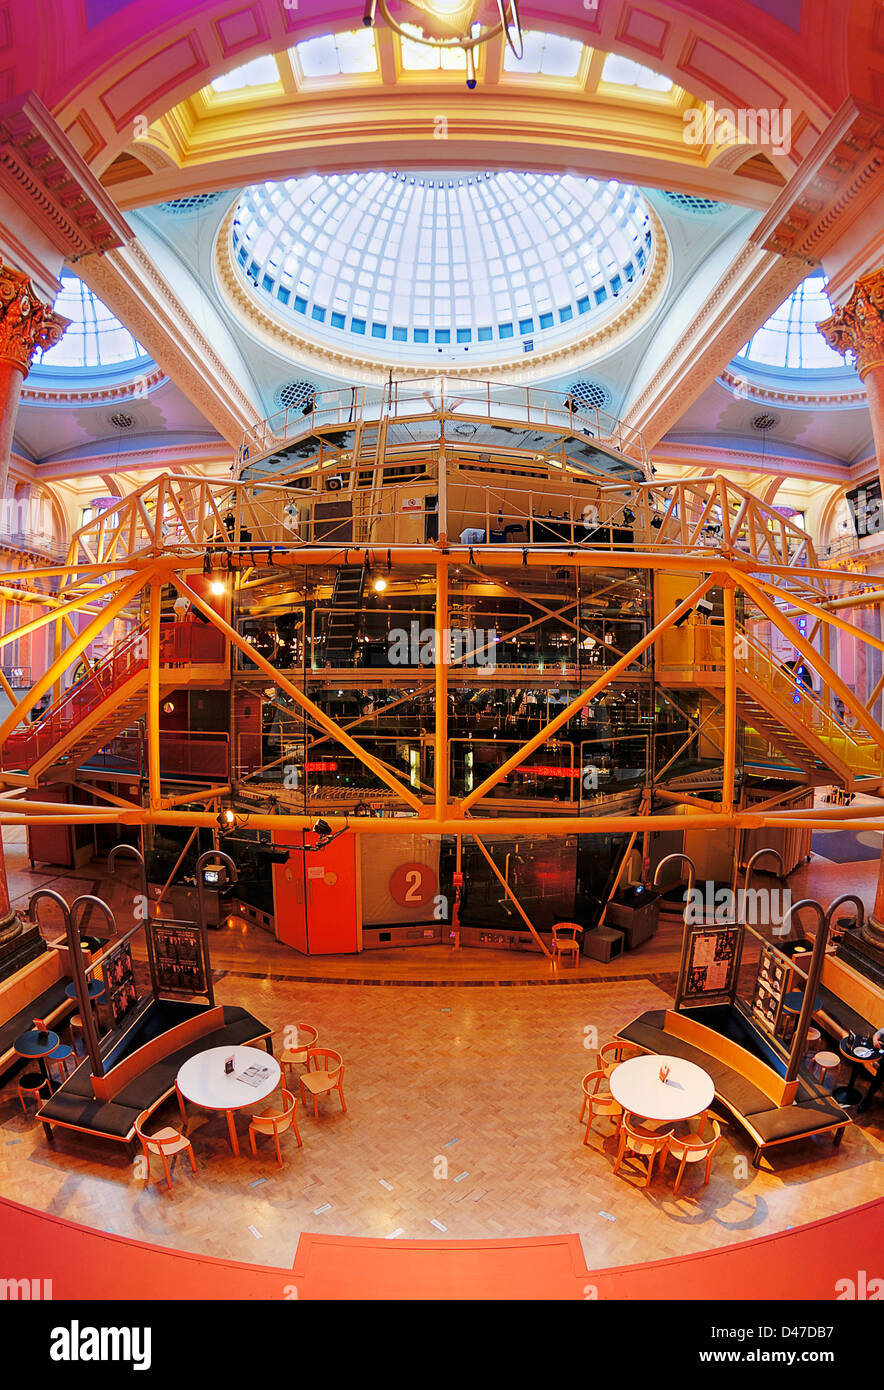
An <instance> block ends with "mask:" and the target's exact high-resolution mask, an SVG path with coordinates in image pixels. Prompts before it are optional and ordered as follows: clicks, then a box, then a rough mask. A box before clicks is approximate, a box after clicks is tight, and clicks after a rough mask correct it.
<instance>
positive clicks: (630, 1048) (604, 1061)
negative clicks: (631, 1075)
mask: <svg viewBox="0 0 884 1390" xmlns="http://www.w3.org/2000/svg"><path fill="white" fill-rule="evenodd" d="M644 1051H645V1050H644V1048H643V1047H637V1046H636V1044H635V1043H628V1042H618V1041H617V1039H616V1038H614V1039H613V1040H612V1041H611V1042H606V1043H605V1044H604V1046H603V1047H600V1048H599V1055H598V1064H599V1066H600V1067H603V1068H604V1071H605V1075H606V1076H610V1075H611V1072H612V1071H613V1070H614V1068H615V1067H617V1066H619V1065H620V1063H621V1062H628V1061H629V1060H630V1059H631V1058H632V1057H643V1056H644Z"/></svg>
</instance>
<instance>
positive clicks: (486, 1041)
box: [0, 974, 884, 1266]
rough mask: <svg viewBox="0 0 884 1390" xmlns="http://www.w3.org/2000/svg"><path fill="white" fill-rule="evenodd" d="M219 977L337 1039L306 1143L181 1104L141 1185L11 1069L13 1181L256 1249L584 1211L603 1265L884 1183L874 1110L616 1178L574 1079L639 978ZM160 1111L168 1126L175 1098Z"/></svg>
mask: <svg viewBox="0 0 884 1390" xmlns="http://www.w3.org/2000/svg"><path fill="white" fill-rule="evenodd" d="M219 995H220V1000H221V1001H222V1002H224V1001H229V1002H234V1001H235V1002H238V1003H240V1004H243V1005H245V1006H246V1007H248V1008H249V1009H251V1010H252V1011H253V1012H254V1013H255V1014H256V1015H257V1016H258V1017H260V1018H263V1019H265V1020H266V1021H267V1022H268V1023H270V1024H271V1025H272V1026H273V1027H274V1030H275V1032H276V1034H277V1038H279V1037H281V1034H282V1030H283V1028H284V1026H285V1025H286V1024H287V1023H290V1022H296V1021H303V1022H312V1023H314V1024H316V1026H317V1027H318V1028H319V1030H320V1041H321V1042H322V1043H325V1044H328V1045H329V1046H332V1047H335V1048H338V1049H339V1050H340V1051H341V1053H342V1054H343V1056H344V1059H345V1063H346V1074H345V1083H344V1091H345V1095H346V1098H347V1104H348V1111H347V1113H346V1114H344V1113H342V1112H341V1110H340V1106H339V1104H338V1100H337V1097H336V1096H332V1097H329V1098H326V1099H325V1100H324V1101H322V1102H321V1114H320V1119H319V1122H318V1123H317V1122H316V1121H314V1119H313V1117H312V1113H310V1112H309V1111H307V1112H302V1113H300V1114H299V1122H300V1128H301V1134H302V1137H303V1140H304V1147H303V1148H302V1149H300V1150H299V1149H298V1148H297V1146H296V1144H295V1142H294V1139H293V1137H292V1136H291V1135H285V1136H283V1139H282V1144H283V1153H284V1165H283V1167H282V1168H281V1169H280V1168H278V1167H277V1165H276V1161H275V1157H274V1155H273V1149H272V1143H271V1141H269V1140H267V1139H259V1140H258V1143H259V1156H258V1158H257V1159H253V1158H252V1157H251V1154H250V1153H249V1150H248V1140H247V1130H248V1125H247V1118H246V1116H245V1115H241V1116H240V1119H239V1121H238V1129H239V1133H240V1140H241V1144H242V1156H241V1157H240V1158H239V1159H236V1158H234V1157H233V1156H232V1154H231V1152H230V1149H229V1147H228V1143H227V1134H226V1125H225V1122H224V1119H223V1116H218V1115H211V1114H207V1113H205V1112H201V1111H198V1110H191V1113H190V1118H189V1122H188V1132H189V1133H190V1135H191V1138H192V1140H193V1144H194V1149H195V1152H196V1156H197V1162H198V1164H199V1171H198V1173H197V1174H196V1175H195V1176H194V1175H192V1174H191V1173H190V1170H189V1168H188V1166H187V1164H186V1163H181V1162H179V1163H178V1164H177V1165H176V1168H175V1182H174V1186H173V1188H172V1191H171V1192H168V1191H167V1190H166V1188H165V1185H164V1184H157V1183H156V1182H152V1183H151V1184H150V1186H146V1185H145V1184H144V1182H143V1181H142V1180H140V1179H139V1178H138V1177H137V1176H136V1173H135V1171H133V1168H132V1165H131V1164H129V1163H128V1161H127V1159H126V1157H125V1155H124V1154H123V1153H122V1152H117V1150H116V1149H112V1148H111V1147H110V1146H109V1145H104V1146H99V1145H97V1144H94V1143H91V1142H89V1141H85V1140H83V1139H82V1138H81V1137H80V1136H74V1135H64V1134H62V1133H60V1132H59V1135H58V1139H57V1141H56V1144H55V1146H54V1147H51V1146H49V1145H48V1144H47V1143H46V1142H45V1140H44V1138H43V1133H42V1130H41V1128H40V1127H39V1125H37V1124H35V1123H34V1122H33V1120H32V1119H31V1118H30V1117H29V1118H26V1117H25V1116H24V1115H23V1114H22V1112H21V1109H20V1107H19V1106H18V1101H17V1099H16V1096H15V1089H14V1083H12V1084H11V1083H10V1080H9V1079H7V1080H6V1082H5V1084H4V1086H3V1088H2V1090H0V1187H2V1191H3V1193H4V1195H6V1196H8V1197H11V1198H13V1199H14V1200H16V1201H21V1202H26V1203H28V1204H29V1205H32V1206H36V1207H41V1208H43V1209H45V1210H47V1211H50V1212H53V1213H56V1214H58V1215H61V1216H65V1217H68V1218H70V1219H72V1220H76V1221H81V1222H85V1223H86V1224H89V1225H93V1226H97V1227H99V1228H100V1229H103V1230H110V1231H113V1232H115V1233H118V1234H121V1235H128V1236H134V1237H137V1238H139V1239H142V1240H148V1241H155V1242H158V1243H161V1244H164V1245H170V1246H174V1247H177V1248H180V1249H187V1250H194V1251H199V1252H202V1253H206V1254H212V1255H219V1256H226V1257H228V1258H233V1259H237V1260H246V1261H255V1262H258V1263H271V1264H281V1265H287V1264H290V1263H291V1261H292V1259H293V1257H294V1253H295V1248H296V1246H297V1242H298V1236H299V1234H300V1232H301V1231H302V1230H307V1231H320V1232H327V1233H331V1234H341V1235H371V1236H393V1235H394V1233H396V1234H398V1235H401V1236H404V1237H407V1238H414V1239H417V1238H433V1237H434V1235H438V1236H439V1237H448V1238H477V1237H493V1236H498V1235H504V1236H527V1235H541V1234H548V1233H551V1232H562V1231H577V1232H578V1233H579V1234H580V1236H581V1238H582V1240H583V1243H584V1247H585V1250H586V1257H587V1260H588V1262H589V1264H590V1265H591V1266H592V1265H595V1266H601V1265H606V1264H622V1263H631V1262H633V1261H639V1260H646V1259H651V1258H657V1257H662V1256H666V1255H674V1254H679V1253H684V1252H686V1251H693V1250H700V1249H704V1248H708V1247H710V1246H714V1245H720V1244H726V1243H729V1242H731V1241H734V1240H740V1239H746V1238H749V1237H752V1236H758V1235H763V1234H766V1233H768V1232H772V1231H776V1230H781V1229H783V1228H784V1227H786V1226H791V1225H797V1224H799V1223H800V1222H803V1221H808V1220H812V1219H814V1218H816V1217H821V1216H825V1215H828V1214H830V1213H831V1212H834V1211H838V1210H840V1209H842V1208H843V1207H845V1206H852V1205H855V1204H857V1203H860V1202H863V1201H867V1200H869V1199H870V1198H871V1197H874V1196H879V1195H881V1194H882V1193H884V1171H882V1164H881V1162H880V1159H881V1154H882V1151H884V1135H882V1132H881V1130H880V1128H875V1127H874V1126H869V1127H867V1128H866V1129H864V1130H862V1129H859V1128H854V1129H852V1130H850V1131H849V1132H848V1134H847V1137H846V1138H845V1140H844V1143H843V1145H842V1147H841V1149H840V1151H838V1152H833V1151H832V1149H831V1144H830V1141H828V1140H821V1141H819V1148H818V1150H817V1148H816V1146H815V1145H814V1144H813V1143H812V1142H811V1143H808V1144H805V1145H802V1146H797V1147H794V1148H791V1149H788V1150H781V1151H780V1155H779V1156H777V1157H776V1158H775V1160H774V1167H775V1172H773V1173H765V1172H757V1171H755V1170H754V1169H752V1168H751V1167H750V1166H749V1162H748V1160H749V1158H750V1156H751V1148H750V1146H749V1144H748V1142H747V1140H746V1139H745V1138H744V1137H743V1136H742V1135H741V1133H740V1132H739V1131H738V1130H735V1129H733V1128H731V1127H730V1126H726V1127H725V1135H726V1140H725V1143H724V1145H723V1146H722V1148H721V1149H720V1150H719V1152H718V1154H717V1156H716V1159H715V1163H714V1168H713V1176H712V1181H711V1182H710V1184H709V1186H708V1188H705V1189H704V1188H701V1187H699V1186H698V1185H697V1182H698V1179H697V1176H696V1175H694V1174H689V1175H688V1176H687V1177H686V1178H685V1181H684V1184H683V1187H682V1190H681V1192H680V1193H679V1196H678V1198H675V1197H673V1194H672V1181H671V1178H672V1173H670V1174H669V1175H668V1176H666V1177H663V1178H660V1179H655V1180H654V1183H653V1185H652V1187H651V1189H650V1191H649V1192H648V1191H646V1190H645V1189H644V1188H642V1187H641V1186H640V1180H639V1179H638V1178H637V1177H636V1176H634V1175H631V1174H628V1173H627V1175H626V1176H619V1177H614V1176H613V1174H612V1171H611V1170H612V1163H613V1141H612V1140H611V1139H610V1138H605V1135H604V1133H603V1131H602V1130H601V1129H600V1130H599V1131H598V1132H597V1133H596V1132H593V1135H592V1138H591V1145H590V1147H584V1146H583V1144H582V1138H583V1127H582V1126H581V1125H580V1124H579V1123H578V1113H579V1110H580V1100H581V1096H580V1079H581V1077H582V1075H583V1074H584V1073H585V1072H586V1071H589V1070H590V1069H591V1067H592V1064H593V1062H594V1057H595V1053H594V1052H593V1051H591V1050H588V1049H587V1048H586V1047H585V1046H584V1041H585V1039H587V1037H589V1038H590V1039H591V1037H592V1035H591V1034H588V1033H587V1031H586V1030H587V1029H597V1030H598V1036H599V1038H600V1039H601V1040H602V1041H604V1040H605V1039H606V1038H607V1037H608V1036H609V1035H610V1034H611V1033H613V1032H614V1031H615V1030H616V1028H617V1027H618V1026H620V1025H622V1024H623V1023H625V1022H626V1021H627V1020H628V1019H629V1018H630V1017H632V1016H633V1015H634V1014H635V1013H636V1012H638V1011H640V1010H642V1009H646V1008H650V1007H659V1006H661V1005H663V1004H665V1003H666V1002H667V996H666V995H665V994H663V992H662V991H661V990H660V989H659V988H658V987H657V986H655V985H653V984H650V983H647V982H642V981H639V980H636V981H630V982H626V981H619V982H613V983H608V982H591V983H587V984H579V985H570V986H568V987H567V988H555V987H553V988H549V989H536V988H530V987H519V986H514V987H512V988H509V989H475V988H469V987H456V986H455V987H449V988H432V987H430V988H425V989H378V988H376V987H372V986H363V985H346V984H340V985H338V984H317V983H314V982H311V983H309V984H306V985H305V984H300V985H292V984H289V983H285V982H280V981H264V982H262V981H256V980H252V979H240V978H236V977H235V976H234V975H233V974H230V975H228V976H227V977H226V978H225V979H224V981H223V982H222V984H221V987H220V991H219ZM277 1050H278V1049H277ZM879 1113H880V1112H879ZM158 1121H160V1122H169V1123H172V1124H176V1123H177V1110H176V1108H175V1106H174V1105H169V1106H168V1107H167V1108H166V1109H165V1110H164V1111H162V1112H160V1115H159V1116H158ZM600 1123H601V1122H600ZM672 1172H674V1169H673V1170H672ZM256 1232H257V1234H256Z"/></svg>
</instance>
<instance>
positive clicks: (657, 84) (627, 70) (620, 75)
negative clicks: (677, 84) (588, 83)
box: [602, 53, 673, 92]
mask: <svg viewBox="0 0 884 1390" xmlns="http://www.w3.org/2000/svg"><path fill="white" fill-rule="evenodd" d="M602 81H603V82H614V83H616V84H617V86H618V87H637V88H638V89H639V90H640V91H642V92H671V91H672V87H673V82H672V79H671V78H669V77H664V76H663V74H662V73H660V72H654V70H653V68H646V67H642V65H641V63H634V62H633V61H632V59H631V58H622V57H621V56H620V54H619V53H609V54H608V56H607V58H606V59H605V65H604V67H603V68H602Z"/></svg>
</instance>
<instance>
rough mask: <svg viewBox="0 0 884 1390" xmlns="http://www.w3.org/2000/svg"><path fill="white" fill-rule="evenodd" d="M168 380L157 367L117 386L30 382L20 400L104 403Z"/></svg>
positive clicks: (132, 397)
mask: <svg viewBox="0 0 884 1390" xmlns="http://www.w3.org/2000/svg"><path fill="white" fill-rule="evenodd" d="M167 380H168V377H167V376H166V373H165V372H164V371H162V370H161V368H159V367H155V368H154V369H153V370H152V371H149V372H142V373H140V374H139V375H136V376H135V377H131V378H130V379H129V380H128V381H123V382H120V383H119V384H118V385H115V386H88V387H83V389H82V390H77V388H76V387H74V386H66V387H63V388H62V387H58V386H50V385H48V384H46V385H41V386H27V387H24V388H23V389H22V393H21V401H22V404H23V405H46V404H47V403H49V404H57V405H67V404H71V405H101V404H102V403H103V402H105V401H120V400H140V399H141V397H142V396H145V395H147V393H148V391H152V390H153V389H154V387H156V386H161V385H162V384H163V382H164V381H167Z"/></svg>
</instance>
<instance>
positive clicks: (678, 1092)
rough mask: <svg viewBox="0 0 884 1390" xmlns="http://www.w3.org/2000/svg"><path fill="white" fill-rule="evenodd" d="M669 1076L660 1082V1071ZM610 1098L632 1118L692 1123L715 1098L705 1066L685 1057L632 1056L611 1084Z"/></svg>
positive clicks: (614, 1072)
mask: <svg viewBox="0 0 884 1390" xmlns="http://www.w3.org/2000/svg"><path fill="white" fill-rule="evenodd" d="M661 1067H668V1068H669V1076H668V1077H667V1078H666V1080H665V1081H661V1080H660V1068H661ZM608 1084H609V1086H610V1088H611V1095H612V1096H613V1097H614V1099H615V1100H616V1101H617V1102H618V1104H620V1105H622V1106H623V1109H624V1110H628V1111H629V1112H630V1114H632V1115H641V1116H642V1117H643V1118H644V1119H646V1120H690V1119H691V1118H692V1117H693V1116H694V1115H699V1114H700V1113H701V1112H702V1111H703V1110H707V1109H708V1108H709V1106H710V1105H711V1104H712V1100H713V1097H714V1096H715V1084H714V1082H713V1080H712V1077H711V1076H709V1075H708V1074H707V1073H706V1072H705V1071H704V1070H703V1068H702V1067H698V1066H695V1064H694V1063H693V1062H686V1061H685V1060H684V1059H683V1058H682V1057H658V1056H657V1055H656V1054H653V1053H651V1054H649V1055H647V1056H645V1057H631V1058H630V1059H629V1061H628V1062H620V1063H619V1064H618V1065H617V1066H616V1067H615V1068H614V1070H613V1071H612V1072H611V1076H610V1080H609V1082H608Z"/></svg>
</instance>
